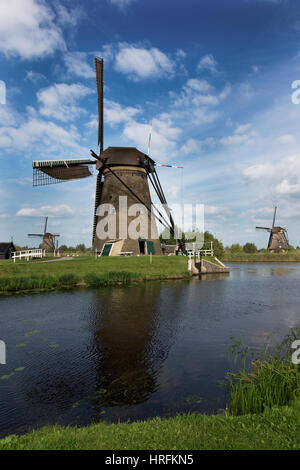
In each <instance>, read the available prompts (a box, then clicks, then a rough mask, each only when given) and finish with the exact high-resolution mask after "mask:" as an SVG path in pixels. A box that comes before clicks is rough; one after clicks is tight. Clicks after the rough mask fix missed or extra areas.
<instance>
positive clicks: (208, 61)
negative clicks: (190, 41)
mask: <svg viewBox="0 0 300 470" xmlns="http://www.w3.org/2000/svg"><path fill="white" fill-rule="evenodd" d="M197 70H199V71H202V70H208V71H209V72H211V73H212V74H215V73H217V71H218V65H217V61H216V59H215V58H214V56H213V55H211V54H206V55H204V56H203V57H202V58H201V59H200V62H199V64H198V66H197Z"/></svg>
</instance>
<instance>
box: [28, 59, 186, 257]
mask: <svg viewBox="0 0 300 470" xmlns="http://www.w3.org/2000/svg"><path fill="white" fill-rule="evenodd" d="M95 67H96V84H97V92H98V117H99V120H98V123H99V126H98V145H99V146H100V153H99V155H97V154H96V153H95V152H93V151H92V150H91V155H92V157H93V158H94V159H93V160H92V159H90V158H79V159H66V160H52V161H51V160H48V161H35V162H33V185H34V186H41V185H47V184H53V183H60V182H63V181H67V180H74V179H81V178H86V177H89V176H91V175H92V174H93V173H94V171H96V172H97V179H96V191H95V208H94V222H93V238H92V245H93V250H94V251H97V252H101V254H102V255H110V256H111V255H120V254H127V253H128V254H133V255H139V254H149V253H152V254H162V251H161V244H160V241H159V238H158V232H157V227H156V220H159V221H160V222H161V223H162V225H163V226H164V227H166V228H168V229H170V233H171V234H172V235H174V227H175V225H174V221H173V218H172V215H171V213H170V210H169V208H168V206H167V201H166V198H165V195H164V192H163V189H162V187H161V184H160V181H159V178H158V175H157V173H156V170H155V162H154V161H153V160H152V159H151V158H150V157H149V156H147V155H146V154H144V153H143V152H140V151H139V150H137V149H136V148H135V147H108V148H107V149H105V150H104V146H103V59H98V58H95ZM149 181H150V182H151V184H152V186H153V188H154V190H155V192H156V194H157V195H158V198H159V200H160V202H161V203H162V204H163V205H164V208H165V212H166V215H163V214H161V213H160V212H159V211H158V210H157V209H155V207H154V206H153V205H152V201H151V196H150V189H149ZM125 200H126V205H125ZM138 205H139V207H138ZM141 206H143V207H141ZM154 209H155V210H154ZM113 219H114V220H113ZM125 220H126V222H125ZM114 221H115V222H114ZM113 224H115V226H114V230H107V234H106V232H105V227H106V226H107V227H108V228H109V227H113ZM134 228H135V230H134ZM133 231H134V232H135V234H134V235H133V233H132V232H133ZM178 242H179V246H180V247H181V246H182V242H181V240H179V241H178Z"/></svg>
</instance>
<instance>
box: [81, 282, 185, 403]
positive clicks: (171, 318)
mask: <svg viewBox="0 0 300 470" xmlns="http://www.w3.org/2000/svg"><path fill="white" fill-rule="evenodd" d="M182 287H183V285H181V286H180V285H178V287H177V290H176V292H174V296H173V298H172V302H171V305H172V303H173V302H174V304H176V303H180V302H181V300H182V290H181V288H182ZM164 293H165V292H164V288H163V287H162V286H161V285H159V284H155V283H153V284H152V285H150V284H148V285H147V286H140V287H139V288H136V289H135V295H134V296H132V295H128V289H112V290H109V291H107V292H106V293H105V295H103V293H102V294H100V293H99V292H98V291H95V292H94V294H93V296H94V297H93V309H92V311H91V315H90V328H91V333H92V349H91V352H90V354H91V356H92V357H93V358H94V360H95V363H96V364H97V368H96V370H97V390H98V392H97V394H98V399H97V400H96V401H97V402H98V405H97V407H99V408H101V407H102V406H124V405H136V404H140V403H144V402H146V401H147V400H148V398H149V397H150V396H151V395H152V394H153V393H154V392H155V391H156V390H157V388H158V382H159V381H158V375H159V371H160V370H161V368H162V367H163V364H164V361H165V360H166V358H167V357H168V353H169V350H170V348H171V346H172V344H173V342H174V339H175V337H176V334H177V331H178V321H179V312H180V309H178V310H177V311H176V310H175V312H174V309H173V308H172V306H171V308H162V307H161V304H162V298H163V297H164ZM124 331H126V334H124Z"/></svg>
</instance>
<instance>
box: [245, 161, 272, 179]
mask: <svg viewBox="0 0 300 470" xmlns="http://www.w3.org/2000/svg"><path fill="white" fill-rule="evenodd" d="M242 174H243V176H244V177H245V178H246V180H248V181H255V180H261V179H263V178H265V177H269V176H272V175H273V174H274V167H273V166H272V165H271V164H265V163H262V164H257V165H252V166H249V167H248V168H245V169H244V170H243V171H242Z"/></svg>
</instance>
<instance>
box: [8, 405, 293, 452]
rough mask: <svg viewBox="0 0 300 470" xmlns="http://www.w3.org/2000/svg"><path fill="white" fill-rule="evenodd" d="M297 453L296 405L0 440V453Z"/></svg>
mask: <svg viewBox="0 0 300 470" xmlns="http://www.w3.org/2000/svg"><path fill="white" fill-rule="evenodd" d="M15 449H18V450H20V449H33V450H37V449H47V450H50V449H61V450H63V449H67V450H72V449H91V450H93V449H99V450H121V449H130V450H139V449H150V450H152V449H153V450H162V449H168V450H194V449H213V450H219V449H247V450H248V449H249V450H250V449H275V450H279V449H300V402H298V401H296V402H294V403H293V404H291V406H289V407H281V408H279V407H274V408H272V409H266V410H265V412H264V413H261V414H258V415H247V416H237V417H236V416H220V415H213V416H207V415H203V414H202V415H199V414H198V415H197V414H190V415H180V416H176V417H174V418H169V419H161V418H155V419H150V420H148V421H144V422H135V423H130V424H129V423H118V424H107V423H99V424H94V425H91V426H87V427H82V428H76V427H67V428H63V427H60V426H53V427H46V428H43V429H41V430H38V431H34V432H31V433H29V434H25V435H23V436H20V437H18V436H14V435H13V436H8V437H6V438H4V439H2V440H0V450H15Z"/></svg>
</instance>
